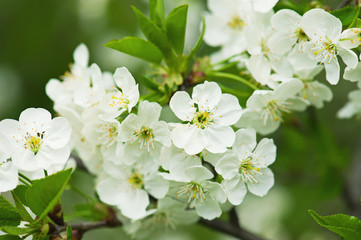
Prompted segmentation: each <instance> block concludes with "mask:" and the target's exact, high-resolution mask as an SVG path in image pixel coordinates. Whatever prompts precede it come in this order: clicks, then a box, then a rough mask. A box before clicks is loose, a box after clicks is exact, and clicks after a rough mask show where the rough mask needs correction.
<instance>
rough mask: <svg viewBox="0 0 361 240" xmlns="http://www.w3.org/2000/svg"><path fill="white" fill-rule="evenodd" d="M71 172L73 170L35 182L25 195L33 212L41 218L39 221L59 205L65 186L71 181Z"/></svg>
mask: <svg viewBox="0 0 361 240" xmlns="http://www.w3.org/2000/svg"><path fill="white" fill-rule="evenodd" d="M71 172H72V169H67V170H64V171H61V172H58V173H56V174H53V175H50V176H48V177H45V178H42V179H39V180H35V181H33V184H32V185H31V186H30V187H29V190H28V191H27V192H26V194H25V198H26V201H27V203H28V206H29V207H30V209H31V211H33V213H35V214H36V215H37V216H38V217H39V220H41V219H42V218H43V217H44V216H46V215H47V214H48V212H49V211H50V210H51V209H52V208H53V207H54V206H55V205H56V204H57V202H58V200H59V198H60V196H61V194H62V192H63V190H64V188H65V185H66V184H67V182H68V181H69V178H70V175H71Z"/></svg>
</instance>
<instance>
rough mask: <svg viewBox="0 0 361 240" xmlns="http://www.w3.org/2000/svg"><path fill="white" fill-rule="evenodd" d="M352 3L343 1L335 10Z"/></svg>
mask: <svg viewBox="0 0 361 240" xmlns="http://www.w3.org/2000/svg"><path fill="white" fill-rule="evenodd" d="M351 2H352V0H343V1H342V2H341V3H340V5H338V7H337V8H336V9H340V8H343V7H346V6H347V5H349V4H350V3H351Z"/></svg>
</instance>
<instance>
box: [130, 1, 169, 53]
mask: <svg viewBox="0 0 361 240" xmlns="http://www.w3.org/2000/svg"><path fill="white" fill-rule="evenodd" d="M132 8H133V11H134V13H135V16H136V18H137V22H138V24H139V27H140V29H141V30H142V32H143V33H144V35H145V37H146V38H147V39H148V40H149V41H150V42H151V43H153V44H154V45H156V46H157V47H158V48H159V49H160V50H161V52H162V53H163V56H164V57H168V56H169V54H170V47H169V42H168V39H167V35H166V33H165V31H164V30H163V29H161V28H159V27H158V26H157V25H156V24H155V23H154V22H153V21H152V20H150V19H149V18H147V17H146V16H145V15H144V14H143V13H142V12H141V11H139V10H138V9H137V8H136V7H134V6H132Z"/></svg>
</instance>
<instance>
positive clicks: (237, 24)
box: [227, 16, 247, 30]
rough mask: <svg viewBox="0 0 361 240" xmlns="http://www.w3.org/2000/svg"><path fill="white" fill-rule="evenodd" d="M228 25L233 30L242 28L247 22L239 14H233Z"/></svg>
mask: <svg viewBox="0 0 361 240" xmlns="http://www.w3.org/2000/svg"><path fill="white" fill-rule="evenodd" d="M227 25H228V26H229V27H230V28H232V29H233V30H242V28H243V27H244V26H246V25H247V24H246V23H245V22H244V21H243V20H242V19H241V18H240V17H239V16H233V18H232V20H231V21H230V22H228V23H227Z"/></svg>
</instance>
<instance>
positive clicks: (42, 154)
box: [0, 108, 71, 171]
mask: <svg viewBox="0 0 361 240" xmlns="http://www.w3.org/2000/svg"><path fill="white" fill-rule="evenodd" d="M0 132H1V133H2V134H4V135H5V136H6V137H7V138H8V140H9V141H10V146H11V153H10V156H11V159H12V162H13V164H14V165H15V166H16V167H17V168H18V169H19V170H24V171H35V170H40V169H45V170H47V169H49V168H50V167H51V166H52V165H54V164H56V165H58V164H65V163H66V161H67V160H68V158H69V155H70V147H69V146H68V143H69V140H70V135H71V126H70V124H69V122H68V120H67V119H65V118H63V117H56V118H54V119H51V115H50V113H49V112H48V111H47V110H45V109H42V108H28V109H26V110H24V111H23V112H22V113H21V114H20V118H19V121H16V120H12V119H5V120H2V121H1V122H0Z"/></svg>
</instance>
